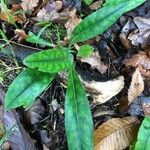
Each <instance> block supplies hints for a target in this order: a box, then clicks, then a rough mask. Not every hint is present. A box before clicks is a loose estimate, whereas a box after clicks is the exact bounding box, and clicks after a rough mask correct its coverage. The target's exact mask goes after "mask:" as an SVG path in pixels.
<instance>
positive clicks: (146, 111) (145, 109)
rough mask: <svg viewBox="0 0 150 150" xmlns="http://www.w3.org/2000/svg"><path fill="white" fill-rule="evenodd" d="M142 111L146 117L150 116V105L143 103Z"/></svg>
mask: <svg viewBox="0 0 150 150" xmlns="http://www.w3.org/2000/svg"><path fill="white" fill-rule="evenodd" d="M142 109H143V112H144V115H145V116H150V103H143V104H142Z"/></svg>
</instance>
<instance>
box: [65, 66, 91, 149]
mask: <svg viewBox="0 0 150 150" xmlns="http://www.w3.org/2000/svg"><path fill="white" fill-rule="evenodd" d="M65 128H66V133H67V141H68V147H69V150H92V149H93V122H92V116H91V112H90V107H89V102H88V100H87V97H86V95H85V92H84V89H83V87H82V85H81V82H80V79H79V77H78V75H77V73H76V71H75V70H74V69H70V72H69V78H68V86H67V93H66V100H65Z"/></svg>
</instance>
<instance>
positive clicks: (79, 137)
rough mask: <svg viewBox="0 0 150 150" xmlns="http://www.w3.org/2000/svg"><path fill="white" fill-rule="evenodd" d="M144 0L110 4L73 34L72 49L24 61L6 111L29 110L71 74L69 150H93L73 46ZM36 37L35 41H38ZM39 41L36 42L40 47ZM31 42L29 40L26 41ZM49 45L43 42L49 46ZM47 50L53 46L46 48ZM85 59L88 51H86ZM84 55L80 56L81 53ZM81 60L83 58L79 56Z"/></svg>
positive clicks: (67, 116) (10, 90) (109, 0)
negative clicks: (64, 73)
mask: <svg viewBox="0 0 150 150" xmlns="http://www.w3.org/2000/svg"><path fill="white" fill-rule="evenodd" d="M143 2H144V0H136V1H135V0H130V1H126V0H107V1H106V4H105V5H104V7H103V8H102V9H99V10H97V11H96V12H94V13H93V14H91V15H89V16H87V17H86V18H85V19H84V20H83V21H82V22H81V23H80V24H79V25H78V26H77V27H76V28H75V29H74V31H73V33H72V36H71V39H70V44H69V48H64V47H61V48H55V49H48V50H43V51H40V52H37V53H34V54H32V55H30V56H28V57H27V58H25V60H24V64H25V65H26V67H27V68H26V69H24V70H23V71H22V72H21V73H20V74H19V75H18V77H17V78H16V79H15V80H14V81H13V82H12V84H11V85H10V86H9V88H8V91H7V94H6V98H5V109H6V110H8V109H12V108H16V107H19V106H24V107H25V108H30V107H31V106H32V104H33V103H34V101H35V99H36V97H37V96H38V95H39V94H40V93H41V92H42V91H43V90H44V89H45V88H47V87H48V86H50V83H51V81H52V80H53V79H54V78H55V75H56V74H57V73H58V72H61V71H64V70H66V71H67V72H68V73H69V76H68V87H67V93H66V99H65V127H66V134H67V141H68V147H69V149H70V150H92V149H93V122H92V115H91V112H90V107H89V102H88V100H87V97H86V94H85V92H84V88H83V86H82V84H81V82H80V79H79V77H78V74H77V72H76V70H75V67H74V66H75V62H74V60H73V55H72V54H71V52H72V50H71V49H70V48H71V47H72V44H74V43H77V42H83V41H85V40H88V39H90V38H92V37H94V36H97V35H98V34H102V33H103V32H104V31H106V30H107V29H108V28H109V27H110V26H111V25H113V23H115V22H116V20H117V19H118V18H119V17H120V16H121V15H122V14H123V13H125V12H127V11H129V10H131V9H133V8H135V7H137V6H139V5H140V4H142V3H143ZM30 38H31V36H30ZM35 38H36V37H35V35H34V39H35ZM38 38H39V37H38V36H37V39H36V40H37V41H38V43H39V39H38ZM27 41H29V40H27ZM46 43H47V42H44V44H46ZM47 46H51V45H50V44H47ZM84 51H85V54H84V52H83V51H82V56H87V55H88V51H89V49H87V50H86V48H84ZM80 53H81V52H80ZM78 55H80V56H81V54H78Z"/></svg>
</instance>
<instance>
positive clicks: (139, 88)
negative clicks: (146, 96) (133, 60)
mask: <svg viewBox="0 0 150 150" xmlns="http://www.w3.org/2000/svg"><path fill="white" fill-rule="evenodd" d="M143 90H144V81H143V78H142V76H141V73H140V72H139V69H138V68H137V69H136V70H135V72H134V73H133V75H132V81H131V84H130V87H129V90H128V105H130V104H131V103H132V102H133V101H134V100H135V99H136V98H137V97H138V96H139V95H140V94H141V93H142V92H143Z"/></svg>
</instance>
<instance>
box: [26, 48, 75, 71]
mask: <svg viewBox="0 0 150 150" xmlns="http://www.w3.org/2000/svg"><path fill="white" fill-rule="evenodd" d="M72 61H73V60H72V55H71V54H70V52H69V51H68V50H67V49H65V48H63V49H50V50H44V51H41V52H38V53H34V54H32V55H30V56H28V57H27V58H26V59H25V60H24V64H25V65H26V66H28V67H30V68H38V70H39V71H42V72H49V73H56V72H60V71H63V70H65V69H68V68H69V67H70V65H71V64H72Z"/></svg>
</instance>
